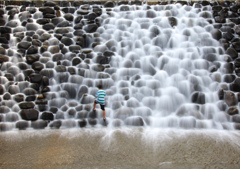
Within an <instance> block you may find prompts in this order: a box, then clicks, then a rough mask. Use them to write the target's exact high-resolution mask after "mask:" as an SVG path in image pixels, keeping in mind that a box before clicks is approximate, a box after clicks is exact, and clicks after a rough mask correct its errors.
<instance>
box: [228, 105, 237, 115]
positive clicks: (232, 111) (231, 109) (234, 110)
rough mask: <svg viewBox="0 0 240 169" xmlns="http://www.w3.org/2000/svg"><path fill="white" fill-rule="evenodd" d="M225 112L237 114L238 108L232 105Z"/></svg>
mask: <svg viewBox="0 0 240 169" xmlns="http://www.w3.org/2000/svg"><path fill="white" fill-rule="evenodd" d="M227 113H228V114H229V115H231V116H232V115H235V114H239V110H238V108H237V107H235V106H232V107H229V108H228V110H227Z"/></svg>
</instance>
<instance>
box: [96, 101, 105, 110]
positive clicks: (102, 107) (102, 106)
mask: <svg viewBox="0 0 240 169" xmlns="http://www.w3.org/2000/svg"><path fill="white" fill-rule="evenodd" d="M95 103H96V104H100V106H101V109H102V110H105V105H103V104H101V103H99V102H98V101H97V100H95Z"/></svg>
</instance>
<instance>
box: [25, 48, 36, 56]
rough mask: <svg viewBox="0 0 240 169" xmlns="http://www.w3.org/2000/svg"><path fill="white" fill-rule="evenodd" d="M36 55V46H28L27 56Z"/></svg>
mask: <svg viewBox="0 0 240 169" xmlns="http://www.w3.org/2000/svg"><path fill="white" fill-rule="evenodd" d="M37 53H38V46H30V47H29V48H28V50H27V54H28V55H31V54H37Z"/></svg>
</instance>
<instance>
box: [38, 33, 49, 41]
mask: <svg viewBox="0 0 240 169" xmlns="http://www.w3.org/2000/svg"><path fill="white" fill-rule="evenodd" d="M50 38H51V35H50V34H48V33H43V34H42V35H41V36H40V37H39V40H40V41H41V42H44V41H46V40H48V39H50Z"/></svg>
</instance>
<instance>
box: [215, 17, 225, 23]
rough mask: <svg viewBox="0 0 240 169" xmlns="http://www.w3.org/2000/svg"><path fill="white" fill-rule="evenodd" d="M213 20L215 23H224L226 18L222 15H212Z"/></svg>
mask: <svg viewBox="0 0 240 169" xmlns="http://www.w3.org/2000/svg"><path fill="white" fill-rule="evenodd" d="M214 19H215V22H217V23H225V22H226V18H224V17H222V16H216V17H214Z"/></svg>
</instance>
